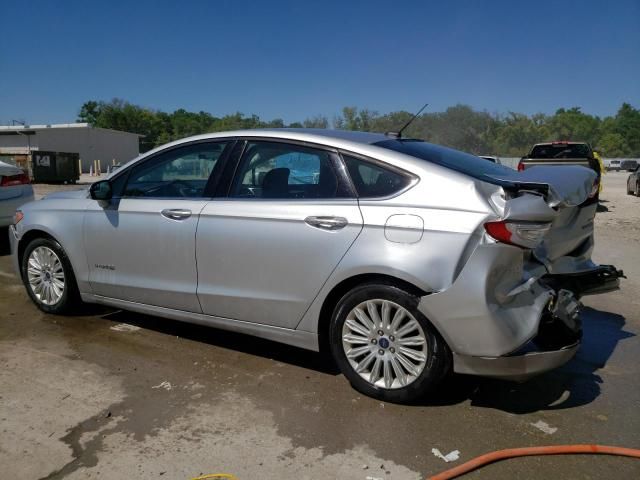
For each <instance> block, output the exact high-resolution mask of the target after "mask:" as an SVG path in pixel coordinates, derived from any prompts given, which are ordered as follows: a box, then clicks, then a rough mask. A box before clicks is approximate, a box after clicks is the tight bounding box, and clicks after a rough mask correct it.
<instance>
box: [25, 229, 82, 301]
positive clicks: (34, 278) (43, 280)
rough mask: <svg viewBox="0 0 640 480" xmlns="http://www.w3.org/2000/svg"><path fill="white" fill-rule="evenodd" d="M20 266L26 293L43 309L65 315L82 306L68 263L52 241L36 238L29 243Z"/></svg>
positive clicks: (74, 278) (62, 251)
mask: <svg viewBox="0 0 640 480" xmlns="http://www.w3.org/2000/svg"><path fill="white" fill-rule="evenodd" d="M29 267H31V268H29ZM20 268H21V272H22V282H23V283H24V286H25V288H26V289H27V293H28V294H29V296H30V297H31V300H32V301H33V303H35V304H36V306H37V307H38V308H39V309H40V310H42V311H43V312H45V313H52V314H68V313H73V312H74V311H76V310H78V309H79V307H80V306H81V305H82V302H81V300H80V293H79V292H78V285H77V283H76V277H75V275H74V274H73V269H72V268H71V262H69V258H68V257H67V254H66V253H65V251H64V249H63V248H62V247H61V246H60V244H59V243H58V242H56V241H55V240H53V239H51V238H36V239H34V240H32V241H31V242H29V244H28V245H27V247H26V248H25V251H24V255H23V256H22V259H21V265H20ZM61 284H62V287H60V285H61Z"/></svg>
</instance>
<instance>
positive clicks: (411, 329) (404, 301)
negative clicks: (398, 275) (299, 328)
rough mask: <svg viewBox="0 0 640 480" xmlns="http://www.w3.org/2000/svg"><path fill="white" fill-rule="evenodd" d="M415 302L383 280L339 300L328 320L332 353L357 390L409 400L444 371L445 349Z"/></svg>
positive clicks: (397, 400)
mask: <svg viewBox="0 0 640 480" xmlns="http://www.w3.org/2000/svg"><path fill="white" fill-rule="evenodd" d="M418 301H419V298H418V297H417V296H414V295H412V294H410V293H408V292H406V291H404V290H402V289H400V288H398V287H395V286H392V285H384V284H366V285H362V286H360V287H357V288H355V289H353V290H352V291H350V292H349V293H348V294H347V295H345V296H344V297H343V298H342V299H341V300H340V302H339V303H338V305H337V306H336V308H335V311H334V315H333V318H332V323H331V332H330V338H331V351H332V354H333V356H334V358H335V360H336V362H337V363H338V366H339V367H340V369H341V371H342V373H343V374H344V375H345V376H346V377H347V378H348V379H349V381H350V382H351V384H352V386H353V387H354V388H355V389H356V390H358V391H359V392H362V393H363V394H365V395H368V396H371V397H374V398H377V399H380V400H383V401H388V402H395V403H409V402H413V401H415V400H418V399H419V398H421V397H423V396H424V395H425V394H426V393H428V392H429V391H430V390H431V389H433V387H435V386H436V385H437V383H438V381H439V380H440V379H441V378H442V377H443V376H444V374H445V373H446V372H447V370H448V367H449V361H448V356H449V355H450V353H449V350H448V348H447V346H446V344H445V342H444V340H443V339H442V337H440V335H439V334H438V332H437V331H436V330H435V328H434V327H433V325H431V323H430V322H429V321H428V320H427V318H426V317H425V316H424V315H423V314H422V313H421V312H420V311H419V310H418V308H417V305H418Z"/></svg>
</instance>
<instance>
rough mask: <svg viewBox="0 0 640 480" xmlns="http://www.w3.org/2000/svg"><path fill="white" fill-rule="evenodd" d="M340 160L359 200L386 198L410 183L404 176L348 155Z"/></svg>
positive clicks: (409, 179)
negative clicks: (347, 172) (345, 167)
mask: <svg viewBox="0 0 640 480" xmlns="http://www.w3.org/2000/svg"><path fill="white" fill-rule="evenodd" d="M342 158H344V163H345V165H346V166H347V170H348V171H349V176H350V177H351V181H352V182H353V185H354V186H355V187H356V191H357V192H358V197H360V198H376V197H388V196H391V195H394V194H397V193H399V192H400V191H402V190H403V189H405V188H406V187H408V186H409V184H410V183H411V178H409V177H407V176H406V175H401V174H400V173H396V172H392V171H390V170H389V169H386V168H382V167H380V166H378V165H374V164H373V163H370V162H366V161H363V160H360V159H359V158H355V157H351V156H349V155H343V156H342Z"/></svg>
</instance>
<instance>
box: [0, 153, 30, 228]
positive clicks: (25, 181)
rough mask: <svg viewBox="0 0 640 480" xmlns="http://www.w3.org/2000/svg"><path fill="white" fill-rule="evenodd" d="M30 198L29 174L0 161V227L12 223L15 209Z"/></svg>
mask: <svg viewBox="0 0 640 480" xmlns="http://www.w3.org/2000/svg"><path fill="white" fill-rule="evenodd" d="M32 200H33V187H32V186H31V181H30V180H29V175H27V174H26V173H25V172H24V171H23V170H22V169H20V168H18V167H15V166H13V165H9V164H8V163H5V162H0V228H5V227H8V226H9V225H11V224H13V217H14V215H15V213H16V209H17V208H18V207H20V206H22V205H24V204H25V203H27V202H30V201H32ZM5 232H6V230H5Z"/></svg>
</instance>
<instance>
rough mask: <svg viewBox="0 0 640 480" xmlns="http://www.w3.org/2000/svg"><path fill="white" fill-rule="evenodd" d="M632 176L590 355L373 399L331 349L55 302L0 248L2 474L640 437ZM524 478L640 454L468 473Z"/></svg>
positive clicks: (427, 463)
mask: <svg viewBox="0 0 640 480" xmlns="http://www.w3.org/2000/svg"><path fill="white" fill-rule="evenodd" d="M626 176H627V174H625V173H610V174H608V175H607V176H606V177H605V190H604V192H603V194H602V198H603V203H602V210H603V211H601V212H600V213H598V215H597V219H596V223H597V240H596V242H597V248H596V252H595V259H596V260H597V261H599V262H602V263H614V264H616V265H617V266H618V267H619V268H623V269H624V270H625V272H626V273H627V275H628V277H629V278H628V279H627V280H625V281H624V282H623V286H622V289H621V290H620V291H619V292H615V293H612V294H608V295H601V296H594V297H590V298H586V299H585V304H586V305H587V308H586V310H585V311H584V314H583V320H584V326H585V340H584V345H583V346H582V348H581V350H580V352H579V353H578V355H577V357H576V358H575V359H574V360H572V361H571V362H570V363H569V364H567V365H566V366H565V367H563V368H561V369H559V370H557V371H554V372H551V373H548V374H546V375H543V376H541V377H538V378H536V379H534V380H531V381H529V382H528V383H525V384H512V383H506V382H500V381H493V380H485V379H477V378H472V377H463V376H453V377H452V378H451V379H449V380H448V381H447V382H446V383H445V384H444V385H442V388H441V390H440V391H439V392H438V393H437V394H435V395H433V396H432V397H430V398H429V399H426V400H425V401H424V402H423V403H422V404H420V405H416V406H398V405H392V404H385V403H381V402H379V401H375V400H372V399H370V398H367V397H363V396H362V395H359V394H358V393H357V392H355V391H354V390H353V389H351V388H350V386H349V384H348V383H347V382H346V380H345V379H344V377H343V376H342V375H339V374H338V373H337V372H336V371H335V370H334V369H333V367H331V365H330V364H329V363H328V362H326V361H325V360H324V359H323V358H322V357H321V356H320V355H318V354H315V353H312V352H307V351H303V350H299V349H296V348H292V347H287V346H282V345H279V344H276V343H272V342H269V341H263V340H259V339H255V338H251V337H247V336H242V335H237V334H231V333H227V332H223V331H220V330H215V329H208V328H204V327H199V326H193V325H187V324H183V323H179V322H173V321H169V320H164V319H160V318H153V317H147V316H143V315H138V314H133V313H128V312H121V311H118V312H116V311H108V310H94V311H92V312H91V314H87V315H86V316H70V317H56V316H51V315H45V314H43V313H41V312H40V311H39V310H37V309H36V307H35V306H34V305H33V304H32V303H31V301H30V300H29V299H28V298H27V295H26V294H25V291H24V288H23V286H22V285H21V284H20V282H19V280H18V278H17V277H16V276H15V275H14V273H13V272H12V270H11V266H10V261H9V257H8V256H6V254H7V251H6V250H7V247H6V244H3V245H2V246H0V250H2V252H1V253H0V255H4V256H0V465H1V466H2V467H1V471H2V473H1V474H0V476H2V477H3V478H7V479H9V478H11V479H13V478H16V479H37V478H48V479H60V478H69V479H85V478H99V479H101V480H107V479H124V478H140V479H159V478H168V479H190V478H192V477H195V476H197V475H200V474H206V473H215V472H227V473H233V474H235V475H236V476H237V477H238V478H241V479H276V478H278V479H289V478H292V479H307V478H308V479H360V480H366V479H420V478H425V477H426V476H427V475H430V474H434V473H436V472H439V471H441V470H443V469H445V468H447V467H448V466H451V465H456V464H459V463H461V462H462V461H465V460H468V459H470V458H472V457H474V456H476V455H479V454H482V453H485V452H488V451H492V450H495V449H501V448H508V447H522V446H533V445H548V444H570V443H600V444H611V445H620V446H627V447H634V448H640V411H639V409H640V340H639V337H638V333H640V313H639V312H640V308H639V307H640V219H639V218H638V217H639V212H640V198H636V197H630V196H626V195H625V191H624V182H625V179H626ZM46 188H49V187H46V186H37V190H38V192H39V193H40V194H41V193H42V192H43V191H44V190H45V189H46ZM58 188H69V187H55V189H58ZM432 448H439V449H440V450H441V451H442V452H443V453H444V454H446V453H448V452H450V451H452V450H459V451H460V460H459V461H458V462H454V463H453V464H446V463H444V462H443V461H442V460H440V459H438V458H436V457H435V456H433V454H432V453H431V449H432ZM516 476H518V477H520V478H527V479H549V478H571V479H573V478H586V479H597V478H607V479H608V478H614V477H615V478H640V462H639V461H638V460H631V459H625V458H614V457H604V456H563V457H535V458H534V457H531V458H524V459H519V460H509V461H505V462H501V463H498V464H495V465H491V466H488V467H486V468H484V469H482V470H480V471H477V472H475V473H473V474H470V475H468V476H467V477H465V478H468V479H470V480H471V479H510V478H514V477H516Z"/></svg>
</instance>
